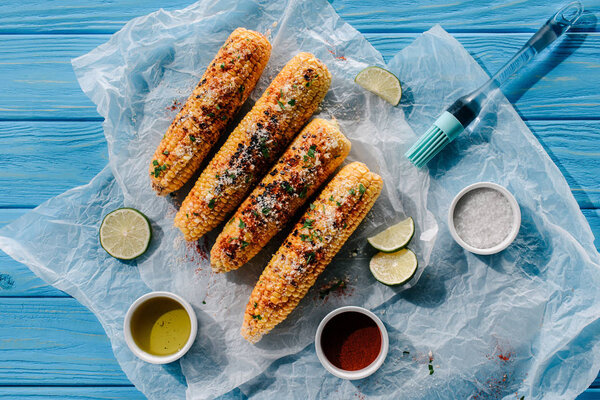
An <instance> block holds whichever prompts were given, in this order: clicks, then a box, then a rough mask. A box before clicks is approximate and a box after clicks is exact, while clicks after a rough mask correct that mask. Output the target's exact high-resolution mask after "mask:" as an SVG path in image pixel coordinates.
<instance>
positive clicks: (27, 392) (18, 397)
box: [0, 386, 146, 400]
mask: <svg viewBox="0 0 600 400" xmlns="http://www.w3.org/2000/svg"><path fill="white" fill-rule="evenodd" d="M145 398H146V396H144V395H143V394H142V393H141V392H140V391H139V390H137V389H136V388H135V387H133V386H126V387H89V386H80V387H60V386H34V387H14V386H13V387H0V399H11V400H43V399H50V400H101V399H107V400H108V399H111V400H119V399H123V400H142V399H145Z"/></svg>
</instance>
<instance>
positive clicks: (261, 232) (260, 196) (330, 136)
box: [210, 118, 350, 272]
mask: <svg viewBox="0 0 600 400" xmlns="http://www.w3.org/2000/svg"><path fill="white" fill-rule="evenodd" d="M349 152H350V142H349V141H348V139H346V137H345V136H344V135H343V134H342V132H340V130H339V128H338V126H337V124H335V123H332V122H329V121H326V120H323V119H319V118H317V119H314V120H312V121H311V122H310V123H309V124H308V125H307V126H306V127H305V128H304V129H303V130H302V132H300V134H299V135H298V136H297V137H296V139H294V141H293V142H292V144H291V145H290V147H288V149H287V150H286V151H285V153H283V155H282V156H281V158H280V159H279V161H278V162H277V164H275V166H274V167H273V168H272V169H271V171H270V172H269V173H268V174H267V175H265V177H264V178H263V179H262V181H261V182H260V183H259V184H258V186H257V187H256V188H255V189H254V190H253V191H252V193H251V194H250V196H248V197H247V198H246V200H244V202H243V203H242V205H241V206H240V207H239V208H238V209H237V211H236V212H235V214H234V216H233V218H231V220H230V221H229V223H228V224H227V225H225V228H224V229H223V232H221V234H220V235H219V236H218V237H217V241H216V242H215V245H214V246H213V248H212V250H211V252H210V262H211V265H212V267H213V269H214V270H215V271H216V272H226V271H230V270H232V269H237V268H239V267H241V266H242V265H244V264H245V263H246V262H248V261H249V260H250V259H251V258H252V257H254V256H255V255H256V254H257V253H258V252H259V251H260V249H262V248H263V247H264V246H265V245H266V244H267V243H268V242H269V240H271V238H273V236H275V234H277V232H279V231H280V230H281V229H282V228H283V227H284V226H285V224H287V222H288V221H289V220H290V219H291V218H292V217H293V216H294V214H295V213H296V211H297V210H298V209H299V208H300V207H301V206H302V205H303V204H304V203H305V202H306V200H307V199H308V198H309V197H310V196H311V195H312V194H313V193H314V192H315V191H316V190H317V189H318V188H319V186H321V185H322V184H323V182H325V180H326V179H327V177H329V175H330V174H332V173H333V171H335V169H336V168H337V167H339V166H340V164H341V163H342V161H344V159H345V158H346V156H347V155H348V153H349ZM267 209H268V212H266V213H265V212H263V211H266V210H267ZM313 239H315V238H314V237H310V238H309V237H307V238H306V240H313Z"/></svg>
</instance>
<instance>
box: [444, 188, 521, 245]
mask: <svg viewBox="0 0 600 400" xmlns="http://www.w3.org/2000/svg"><path fill="white" fill-rule="evenodd" d="M520 226H521V209H520V208H519V204H518V203H517V200H515V197H514V196H513V195H512V193H510V192H509V191H508V190H506V189H505V188H504V187H502V186H500V185H498V184H495V183H492V182H478V183H474V184H472V185H469V186H467V187H466V188H464V189H463V190H461V191H460V192H459V193H458V194H457V195H456V197H454V200H452V204H451V205H450V210H449V212H448V228H449V229H450V234H451V235H452V237H453V238H454V240H455V241H456V243H458V244H459V245H460V246H461V247H462V248H463V249H465V250H468V251H470V252H471V253H475V254H481V255H490V254H496V253H498V252H500V251H502V250H504V249H506V248H507V247H508V246H509V245H510V244H511V243H512V242H513V241H514V240H515V238H516V237H517V234H518V233H519V228H520Z"/></svg>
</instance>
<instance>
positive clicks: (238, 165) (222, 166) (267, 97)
mask: <svg viewBox="0 0 600 400" xmlns="http://www.w3.org/2000/svg"><path fill="white" fill-rule="evenodd" d="M330 82H331V74H330V73H329V71H328V70H327V67H326V66H325V65H324V64H323V63H322V62H321V61H319V60H318V59H317V58H315V56H313V55H312V54H309V53H300V54H298V55H297V56H295V57H294V58H292V59H291V60H290V62H288V63H287V64H286V66H285V67H283V69H282V70H281V72H280V73H279V74H278V75H277V76H276V77H275V79H274V80H273V82H271V84H270V85H269V87H268V88H267V90H266V91H265V93H263V95H262V96H261V98H260V99H259V100H258V101H257V102H256V104H255V105H254V107H253V108H252V110H250V112H249V113H248V114H247V115H246V116H245V117H244V119H242V121H241V122H240V124H239V125H238V126H237V127H236V128H235V130H234V131H233V132H232V133H231V135H229V137H228V138H227V141H226V142H225V144H224V145H223V147H222V148H221V149H220V150H219V152H218V153H217V154H216V155H215V156H214V158H213V159H212V160H211V161H210V163H209V164H208V166H207V167H206V168H205V169H204V171H202V174H201V175H200V177H199V178H198V181H196V184H195V186H194V188H193V189H192V190H191V192H190V193H189V194H188V196H187V197H186V198H185V200H184V201H183V204H182V205H181V208H180V209H179V212H178V213H177V215H176V216H175V226H177V227H179V229H181V231H182V232H183V234H184V236H185V238H186V239H187V240H197V239H198V238H200V237H201V236H202V235H204V234H205V233H206V232H208V231H210V230H212V229H213V228H215V227H216V226H217V225H219V224H220V223H221V222H222V221H223V220H225V218H226V217H227V215H228V214H229V213H230V212H231V211H233V210H235V208H236V207H237V206H238V205H239V204H240V203H241V202H242V200H243V199H244V197H246V195H247V194H248V192H249V191H250V189H251V188H252V187H253V186H254V185H255V184H256V183H257V182H258V181H259V180H260V178H262V176H263V175H264V174H265V173H266V172H267V170H268V169H269V167H270V166H271V165H272V164H273V162H275V160H277V158H278V157H279V156H280V155H281V153H282V152H283V151H284V150H285V148H286V147H287V145H288V144H289V142H290V141H291V140H292V138H293V137H294V136H295V135H296V133H297V132H298V131H299V130H300V128H301V127H302V125H304V124H305V123H306V121H308V119H309V118H310V116H311V115H312V114H313V113H314V112H315V110H316V109H317V107H318V106H319V104H320V103H321V101H322V100H323V97H325V93H327V89H329V83H330ZM265 212H268V211H265ZM192 216H193V217H192Z"/></svg>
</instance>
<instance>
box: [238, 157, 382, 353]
mask: <svg viewBox="0 0 600 400" xmlns="http://www.w3.org/2000/svg"><path fill="white" fill-rule="evenodd" d="M382 187H383V181H382V180H381V177H380V176H379V175H377V174H374V173H372V172H370V171H369V169H368V168H367V166H366V165H364V164H362V163H359V162H354V163H351V164H348V165H347V166H346V167H344V168H342V170H341V171H340V172H339V173H338V174H337V175H336V176H335V177H334V178H333V179H332V180H331V182H330V183H329V184H328V185H327V186H326V187H325V188H324V189H323V191H322V192H321V193H320V194H319V196H318V198H317V200H316V201H315V202H314V203H313V204H314V207H310V208H309V210H307V211H306V213H305V214H304V215H303V216H302V218H301V219H300V221H299V222H298V223H297V224H296V225H295V227H294V228H293V230H292V233H290V235H289V236H288V237H287V239H286V240H285V242H284V243H283V245H282V246H281V247H280V248H279V250H278V251H277V253H276V254H275V255H274V256H273V258H272V259H271V261H270V262H269V264H268V265H267V267H266V268H265V269H264V271H263V273H262V275H261V276H260V278H259V280H258V283H257V284H256V286H255V287H254V290H253V291H252V294H251V295H250V300H249V302H248V305H247V306H246V312H245V315H244V322H243V325H242V330H241V333H242V336H243V337H244V338H246V340H248V341H249V342H251V343H256V342H258V341H259V340H260V339H261V337H262V336H263V335H265V334H266V333H268V332H270V331H271V329H273V327H275V325H277V324H279V323H280V322H282V321H283V320H284V319H285V318H286V317H287V316H288V315H289V314H290V312H292V310H293V309H294V308H295V307H296V306H297V305H298V303H299V302H300V300H302V298H303V297H304V296H305V295H306V293H307V292H308V290H309V289H310V288H311V287H312V286H313V285H314V283H315V281H316V280H317V277H318V276H319V274H320V273H321V272H323V270H324V269H325V267H326V266H327V265H328V264H329V262H331V259H332V258H333V257H334V256H335V255H336V253H337V252H338V251H339V250H340V248H341V247H342V245H343V244H344V243H345V242H346V240H347V239H348V237H349V236H350V235H351V234H352V232H354V230H355V229H356V227H358V225H359V224H360V223H361V221H362V220H363V219H364V217H365V216H366V214H367V212H368V211H369V210H370V209H371V207H372V206H373V204H374V203H375V200H376V199H377V197H378V196H379V194H380V193H381V189H382ZM306 237H308V238H310V240H305V239H304V238H306Z"/></svg>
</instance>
